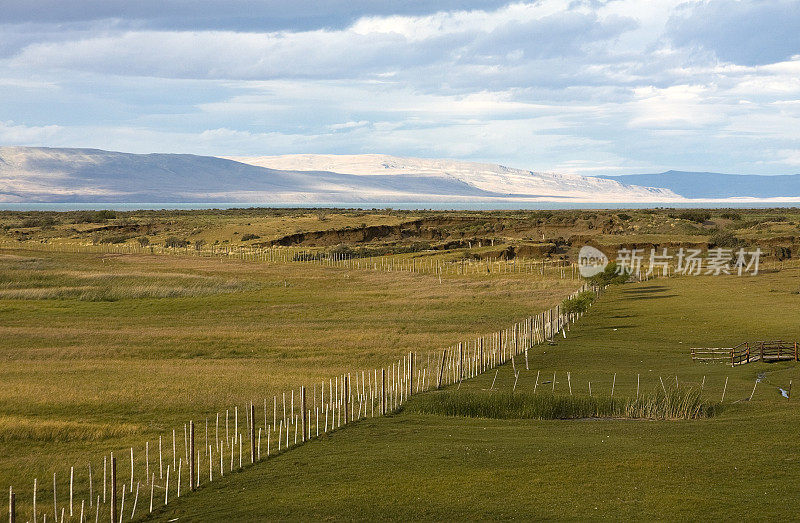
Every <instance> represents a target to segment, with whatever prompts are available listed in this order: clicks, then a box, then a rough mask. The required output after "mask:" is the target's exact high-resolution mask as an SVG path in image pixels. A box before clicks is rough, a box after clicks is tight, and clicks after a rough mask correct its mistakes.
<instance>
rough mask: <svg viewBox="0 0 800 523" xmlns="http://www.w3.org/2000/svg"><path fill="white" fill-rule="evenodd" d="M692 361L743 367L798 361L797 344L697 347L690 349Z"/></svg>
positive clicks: (768, 342)
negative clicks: (753, 364)
mask: <svg viewBox="0 0 800 523" xmlns="http://www.w3.org/2000/svg"><path fill="white" fill-rule="evenodd" d="M691 351H692V361H700V362H703V363H713V362H717V361H721V362H724V363H728V364H730V365H731V366H732V367H734V366H736V365H744V364H747V363H752V362H754V361H763V362H766V363H772V362H776V361H798V353H797V342H796V341H794V342H785V341H782V340H773V341H757V342H755V343H750V342H743V343H740V344H739V345H737V346H735V347H698V348H692V349H691Z"/></svg>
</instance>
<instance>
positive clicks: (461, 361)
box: [458, 342, 464, 381]
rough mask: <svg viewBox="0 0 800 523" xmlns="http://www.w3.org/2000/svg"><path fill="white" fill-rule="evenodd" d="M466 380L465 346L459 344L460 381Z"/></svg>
mask: <svg viewBox="0 0 800 523" xmlns="http://www.w3.org/2000/svg"><path fill="white" fill-rule="evenodd" d="M463 379H464V344H463V343H461V342H458V381H462V380H463Z"/></svg>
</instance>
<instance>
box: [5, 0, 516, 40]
mask: <svg viewBox="0 0 800 523" xmlns="http://www.w3.org/2000/svg"><path fill="white" fill-rule="evenodd" d="M506 3H508V0H437V1H436V2H429V1H423V0H405V1H402V2H376V1H374V0H170V1H168V2H164V1H163V0H136V1H130V0H81V2H80V6H76V5H75V3H70V2H64V1H63V0H5V1H4V2H3V9H2V10H0V24H3V23H6V24H25V23H49V24H54V25H61V26H63V25H65V24H67V25H68V24H80V23H87V22H93V21H101V20H115V21H119V22H122V23H124V24H125V25H128V26H130V27H136V28H139V29H142V28H148V29H159V30H176V29H177V30H186V29H188V30H197V29H200V30H232V31H248V32H249V31H275V30H281V29H291V30H295V31H296V30H308V29H321V28H342V27H347V26H349V25H350V24H352V23H353V22H354V21H356V20H358V19H360V18H362V17H366V16H388V15H397V14H403V15H410V16H420V15H426V14H430V13H436V12H439V11H450V10H453V9H461V10H473V9H494V8H498V7H500V6H502V5H504V4H506Z"/></svg>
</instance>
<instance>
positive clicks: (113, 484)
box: [111, 456, 119, 523]
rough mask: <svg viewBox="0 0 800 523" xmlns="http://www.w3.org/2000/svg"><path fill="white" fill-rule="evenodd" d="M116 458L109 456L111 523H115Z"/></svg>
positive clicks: (116, 518)
mask: <svg viewBox="0 0 800 523" xmlns="http://www.w3.org/2000/svg"><path fill="white" fill-rule="evenodd" d="M118 519H119V518H118V517H117V458H115V457H114V456H111V523H117V520H118Z"/></svg>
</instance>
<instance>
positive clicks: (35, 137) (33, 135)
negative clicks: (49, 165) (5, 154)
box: [0, 121, 64, 145]
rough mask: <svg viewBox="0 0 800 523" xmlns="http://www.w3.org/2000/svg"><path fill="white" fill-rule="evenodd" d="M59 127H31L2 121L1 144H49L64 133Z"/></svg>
mask: <svg viewBox="0 0 800 523" xmlns="http://www.w3.org/2000/svg"><path fill="white" fill-rule="evenodd" d="M63 131H64V129H63V128H62V127H59V126H58V125H45V126H41V127H29V126H27V125H20V124H15V123H14V122H12V121H7V122H3V121H0V144H5V145H28V144H31V143H42V144H44V143H48V141H49V140H50V139H52V138H53V137H55V136H57V135H58V134H59V133H61V132H63Z"/></svg>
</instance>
